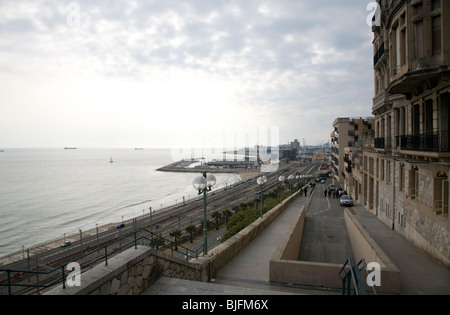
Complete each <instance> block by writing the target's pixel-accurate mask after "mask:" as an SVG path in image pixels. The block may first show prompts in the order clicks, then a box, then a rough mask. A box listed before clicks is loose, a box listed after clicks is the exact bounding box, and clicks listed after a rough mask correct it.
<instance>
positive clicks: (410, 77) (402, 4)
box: [363, 0, 450, 265]
mask: <svg viewBox="0 0 450 315" xmlns="http://www.w3.org/2000/svg"><path fill="white" fill-rule="evenodd" d="M377 2H378V3H379V5H380V8H381V11H380V20H379V21H380V23H377V24H378V25H374V26H373V27H372V31H373V34H374V39H373V48H374V79H375V81H374V82H375V96H374V99H373V107H372V113H373V115H374V116H375V122H374V130H375V139H374V148H373V150H367V151H365V152H364V154H363V156H364V162H363V163H364V164H365V163H367V169H368V171H367V174H369V175H370V176H367V181H368V182H367V184H368V185H369V187H367V190H366V192H367V194H368V196H370V198H371V199H370V201H369V200H366V203H365V206H366V207H367V208H368V209H370V210H371V211H372V212H373V213H374V214H375V215H377V217H378V218H379V219H380V220H381V221H383V222H384V223H385V224H387V225H388V226H390V227H392V229H394V230H396V231H398V232H399V233H400V234H402V235H403V236H405V237H406V238H407V239H408V240H410V241H411V242H413V243H414V244H415V245H417V246H419V247H421V248H423V249H424V250H426V251H427V252H428V253H430V254H432V255H433V256H435V257H436V258H438V259H440V260H442V261H443V262H444V263H446V264H447V265H450V249H449V247H450V246H449V243H450V238H449V231H450V221H449V215H448V212H449V195H450V188H449V176H450V138H449V130H450V114H449V111H450V108H449V107H450V1H447V0H378V1H377Z"/></svg>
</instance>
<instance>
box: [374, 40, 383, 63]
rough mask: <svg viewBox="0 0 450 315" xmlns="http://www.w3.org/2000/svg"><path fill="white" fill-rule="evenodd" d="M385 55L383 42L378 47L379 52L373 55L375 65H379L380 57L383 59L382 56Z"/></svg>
mask: <svg viewBox="0 0 450 315" xmlns="http://www.w3.org/2000/svg"><path fill="white" fill-rule="evenodd" d="M383 55H384V42H383V43H382V44H381V46H380V48H378V51H377V53H376V54H375V56H374V57H373V66H374V67H375V66H376V65H377V63H378V61H380V59H381V57H383Z"/></svg>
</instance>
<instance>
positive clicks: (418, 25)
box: [414, 3, 425, 58]
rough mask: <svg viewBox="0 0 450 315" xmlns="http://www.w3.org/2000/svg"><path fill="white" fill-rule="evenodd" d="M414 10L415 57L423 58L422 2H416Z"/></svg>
mask: <svg viewBox="0 0 450 315" xmlns="http://www.w3.org/2000/svg"><path fill="white" fill-rule="evenodd" d="M414 9H415V10H414V11H415V17H414V19H415V22H414V31H415V37H416V40H415V44H416V58H423V57H424V56H425V54H424V52H425V48H424V34H423V3H418V4H416V5H415V6H414Z"/></svg>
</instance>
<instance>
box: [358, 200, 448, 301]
mask: <svg viewBox="0 0 450 315" xmlns="http://www.w3.org/2000/svg"><path fill="white" fill-rule="evenodd" d="M352 210H354V211H353V214H354V215H355V217H356V219H358V221H359V222H360V223H361V225H362V226H364V227H365V229H366V231H367V232H368V233H369V234H370V236H371V237H372V238H373V239H374V240H375V242H377V243H378V245H379V246H380V247H381V248H382V249H383V251H384V252H385V253H386V254H387V255H388V256H389V258H390V259H391V261H392V262H393V263H394V264H395V265H396V266H397V268H398V269H399V270H400V279H401V294H408V295H442V294H445V295H450V268H449V267H447V266H445V265H444V264H443V263H441V262H440V261H438V260H436V259H435V258H433V257H432V256H431V255H429V254H427V253H426V252H424V251H423V250H421V249H419V248H417V247H415V246H414V245H413V244H412V243H410V242H408V241H407V240H406V239H405V238H404V237H403V236H401V235H400V234H399V233H397V232H395V231H393V230H392V229H390V228H389V227H388V226H387V225H385V224H384V223H382V222H381V221H380V220H378V219H377V217H376V216H375V215H373V214H372V213H370V212H369V211H368V210H366V209H365V208H364V207H363V206H361V205H355V206H354V207H353V209H352ZM355 210H356V211H355Z"/></svg>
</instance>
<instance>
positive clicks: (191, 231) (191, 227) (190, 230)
mask: <svg viewBox="0 0 450 315" xmlns="http://www.w3.org/2000/svg"><path fill="white" fill-rule="evenodd" d="M196 231H197V228H196V227H195V225H193V224H190V225H188V226H187V227H186V232H188V233H189V238H190V241H191V243H192V242H193V241H194V233H195V232H196Z"/></svg>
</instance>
